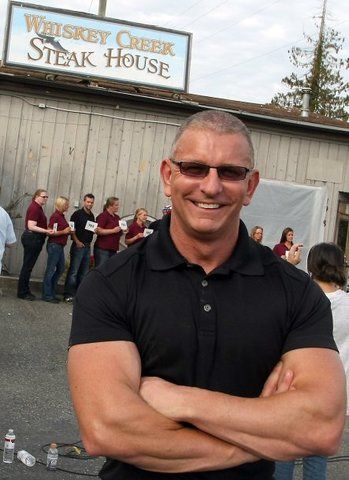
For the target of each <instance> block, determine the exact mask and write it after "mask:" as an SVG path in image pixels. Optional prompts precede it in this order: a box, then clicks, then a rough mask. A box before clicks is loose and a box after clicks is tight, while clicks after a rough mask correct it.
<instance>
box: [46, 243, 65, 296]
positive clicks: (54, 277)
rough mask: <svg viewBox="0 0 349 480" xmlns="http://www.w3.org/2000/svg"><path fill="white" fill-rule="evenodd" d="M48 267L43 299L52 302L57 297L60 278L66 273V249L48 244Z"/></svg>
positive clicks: (56, 244) (54, 244)
mask: <svg viewBox="0 0 349 480" xmlns="http://www.w3.org/2000/svg"><path fill="white" fill-rule="evenodd" d="M46 249H47V265H46V270H45V275H44V282H43V291H42V298H43V299H44V300H52V298H55V296H56V288H57V283H58V280H59V277H60V276H61V275H62V273H63V272H64V268H65V263H64V247H63V245H59V244H58V243H47V246H46Z"/></svg>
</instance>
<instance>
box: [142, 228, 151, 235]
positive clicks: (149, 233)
mask: <svg viewBox="0 0 349 480" xmlns="http://www.w3.org/2000/svg"><path fill="white" fill-rule="evenodd" d="M153 231H154V230H153V229H152V228H145V229H144V232H143V235H144V236H145V237H147V236H148V235H151V234H152V233H153Z"/></svg>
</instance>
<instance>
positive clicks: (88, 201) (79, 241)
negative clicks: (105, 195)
mask: <svg viewBox="0 0 349 480" xmlns="http://www.w3.org/2000/svg"><path fill="white" fill-rule="evenodd" d="M94 201H95V197H94V195H93V194H92V193H87V194H86V195H85V196H84V204H83V207H82V208H80V209H79V210H76V211H75V212H74V213H73V214H72V216H71V217H70V221H71V222H74V231H72V232H71V237H72V240H73V241H72V244H71V247H70V264H69V269H68V273H67V277H66V280H65V284H64V301H65V302H67V303H70V302H72V301H73V298H74V296H75V293H76V290H77V289H78V287H79V285H80V283H81V280H82V279H83V278H84V276H85V275H86V274H87V272H88V271H89V267H90V255H91V242H92V239H93V232H92V231H91V230H87V229H86V228H85V227H86V223H87V222H89V221H90V222H94V221H95V216H94V214H93V213H92V207H93V204H94Z"/></svg>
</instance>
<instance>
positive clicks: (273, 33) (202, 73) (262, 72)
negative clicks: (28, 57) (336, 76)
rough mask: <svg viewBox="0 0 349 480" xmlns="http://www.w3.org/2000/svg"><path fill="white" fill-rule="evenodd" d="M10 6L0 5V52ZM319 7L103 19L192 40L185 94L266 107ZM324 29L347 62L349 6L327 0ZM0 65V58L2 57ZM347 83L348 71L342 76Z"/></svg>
mask: <svg viewBox="0 0 349 480" xmlns="http://www.w3.org/2000/svg"><path fill="white" fill-rule="evenodd" d="M7 3H8V2H7V0H0V52H2V49H3V39H4V30H5V22H6V10H7ZM28 3H31V4H38V5H43V6H50V7H55V8H56V7H59V8H62V9H67V10H76V11H80V12H85V13H91V14H97V13H98V4H99V2H98V0H60V1H59V2H57V1H56V0H40V1H35V0H32V1H30V2H28ZM322 3H323V1H322V0H307V1H306V2H305V1H304V0H177V1H176V2H173V1H171V2H164V1H163V0H133V1H132V2H130V1H129V0H108V1H107V11H106V15H107V17H111V18H115V19H118V20H127V21H129V22H138V23H142V24H146V25H153V26H159V27H162V28H165V29H167V28H168V29H174V30H180V31H184V32H189V33H191V34H192V49H191V59H190V77H189V88H188V91H189V93H192V94H199V95H207V96H210V97H219V98H226V99H229V100H236V101H243V102H253V103H258V104H264V103H268V102H270V100H271V99H272V97H273V96H274V94H275V93H277V92H280V91H283V90H284V89H283V86H282V83H281V79H282V78H283V77H285V76H287V75H289V74H290V73H291V72H293V71H294V70H295V68H294V67H293V66H292V64H291V63H290V60H289V53H288V52H289V50H290V49H291V48H292V46H297V47H301V48H302V47H305V46H307V43H306V41H305V39H304V36H303V34H306V35H310V36H316V32H317V29H316V27H315V22H316V21H317V22H319V21H320V20H319V17H320V15H321V11H322ZM327 14H328V19H327V26H328V27H332V28H334V29H336V30H337V31H339V32H340V33H341V35H342V36H343V37H344V38H345V42H344V47H343V50H342V51H341V56H343V57H344V58H348V57H349V35H348V33H349V2H348V0H327ZM1 57H2V53H1ZM343 74H344V78H345V79H346V80H347V81H349V70H347V71H345V72H343Z"/></svg>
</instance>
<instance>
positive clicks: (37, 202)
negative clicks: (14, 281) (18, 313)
mask: <svg viewBox="0 0 349 480" xmlns="http://www.w3.org/2000/svg"><path fill="white" fill-rule="evenodd" d="M47 199H48V194H47V190H45V189H43V188H39V189H38V190H36V192H35V193H34V195H33V198H32V201H31V203H30V205H29V207H28V209H27V213H26V215H25V226H24V232H23V234H22V237H21V241H22V245H23V248H24V255H23V265H22V269H21V272H20V274H19V279H18V286H17V297H18V298H22V299H23V300H30V301H32V300H35V295H33V294H32V292H31V291H30V288H29V280H30V275H31V272H32V270H33V268H34V265H35V263H36V261H37V259H38V257H39V255H40V252H41V250H42V247H43V245H44V243H45V239H46V235H50V234H52V233H54V231H53V230H52V229H48V228H47V218H46V215H45V213H44V210H43V208H42V207H43V206H44V205H46V202H47Z"/></svg>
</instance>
